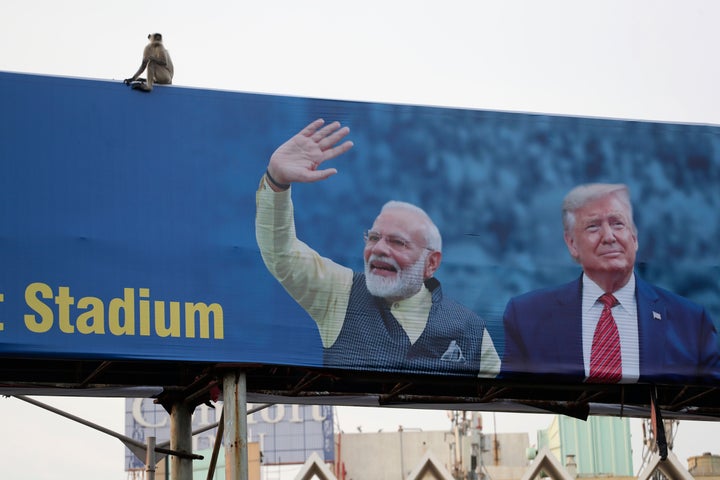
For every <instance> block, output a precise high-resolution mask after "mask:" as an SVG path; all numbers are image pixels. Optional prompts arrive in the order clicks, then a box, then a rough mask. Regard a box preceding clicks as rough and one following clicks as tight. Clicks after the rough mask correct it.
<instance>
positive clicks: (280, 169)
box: [268, 119, 353, 186]
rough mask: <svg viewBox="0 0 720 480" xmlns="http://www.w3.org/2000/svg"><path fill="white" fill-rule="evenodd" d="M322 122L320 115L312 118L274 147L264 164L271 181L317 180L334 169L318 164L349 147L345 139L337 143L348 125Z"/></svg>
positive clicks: (276, 183) (343, 135) (348, 130)
mask: <svg viewBox="0 0 720 480" xmlns="http://www.w3.org/2000/svg"><path fill="white" fill-rule="evenodd" d="M324 124H325V121H324V120H323V119H317V120H315V121H314V122H312V123H311V124H309V125H308V126H307V127H305V128H303V129H302V130H301V131H300V132H299V133H298V134H296V135H295V136H294V137H292V138H291V139H289V140H288V141H287V142H285V143H283V144H282V145H280V147H278V149H277V150H275V152H274V153H273V154H272V156H271V157H270V163H269V164H268V173H269V174H270V176H271V177H272V182H271V184H272V183H273V182H274V183H275V186H277V185H278V184H286V185H288V184H291V183H294V182H317V181H319V180H324V179H326V178H328V177H330V176H332V175H335V174H336V173H337V169H335V168H326V169H323V170H318V167H319V166H320V165H322V163H323V162H325V161H326V160H331V159H333V158H335V157H337V156H339V155H342V154H343V153H345V152H347V151H348V150H350V149H351V148H352V146H353V143H352V142H351V141H349V140H348V141H345V142H343V143H341V144H339V145H338V142H340V141H341V140H342V139H343V138H345V137H346V136H347V134H348V133H350V129H349V128H348V127H341V126H340V122H332V123H329V124H327V125H325V126H323V125H324Z"/></svg>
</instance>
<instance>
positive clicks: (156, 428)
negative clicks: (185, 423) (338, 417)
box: [125, 398, 335, 470]
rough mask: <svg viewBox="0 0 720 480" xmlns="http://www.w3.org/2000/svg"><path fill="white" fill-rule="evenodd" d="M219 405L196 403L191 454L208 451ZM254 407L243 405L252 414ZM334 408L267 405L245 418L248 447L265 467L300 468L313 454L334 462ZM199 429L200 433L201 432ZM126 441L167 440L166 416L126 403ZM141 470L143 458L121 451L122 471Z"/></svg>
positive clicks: (147, 405)
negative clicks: (255, 449) (293, 465)
mask: <svg viewBox="0 0 720 480" xmlns="http://www.w3.org/2000/svg"><path fill="white" fill-rule="evenodd" d="M222 408H223V403H222V402H217V403H215V404H214V405H213V406H212V407H211V406H210V405H208V404H201V405H198V407H197V408H196V409H195V411H194V412H193V415H192V427H191V428H192V430H193V431H200V433H198V434H196V435H193V438H192V451H193V452H199V451H203V450H212V448H213V446H214V445H215V439H216V436H217V428H211V429H208V430H205V428H206V427H209V426H212V425H215V424H216V423H217V422H218V421H219V420H220V415H221V412H222ZM252 408H253V405H252V404H250V405H248V409H252ZM333 422H334V416H333V409H332V407H329V406H315V405H271V406H269V407H267V408H265V409H262V410H260V411H257V412H253V413H251V414H249V415H248V418H247V423H248V438H247V441H248V442H257V443H258V445H259V448H260V452H261V453H262V463H263V464H264V465H280V464H291V463H303V462H305V460H306V459H307V458H308V457H309V456H310V455H311V454H312V453H313V452H315V453H317V454H318V455H319V456H320V458H322V459H324V460H325V461H326V462H331V461H334V460H335V443H334V437H333V434H334V430H333V425H334V424H333ZM201 430H203V431H201ZM125 436H127V437H130V438H132V439H134V440H138V441H140V442H143V443H146V441H147V438H148V437H155V441H156V444H158V445H159V444H162V443H164V442H168V445H169V441H170V415H169V414H168V413H167V411H166V410H165V409H164V408H163V407H162V406H161V405H160V404H159V403H156V402H155V401H153V400H152V399H149V398H126V399H125ZM143 468H145V464H144V458H143V459H139V458H137V457H136V456H135V455H134V454H133V453H132V452H131V451H130V450H128V449H125V470H134V469H143Z"/></svg>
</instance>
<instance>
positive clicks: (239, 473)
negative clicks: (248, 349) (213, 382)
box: [222, 370, 249, 480]
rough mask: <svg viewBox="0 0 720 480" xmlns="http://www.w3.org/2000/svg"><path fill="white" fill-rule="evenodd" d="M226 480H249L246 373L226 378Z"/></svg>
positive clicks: (224, 384)
mask: <svg viewBox="0 0 720 480" xmlns="http://www.w3.org/2000/svg"><path fill="white" fill-rule="evenodd" d="M222 390H223V416H224V427H223V441H224V442H225V480H248V475H249V466H248V444H247V436H248V435H247V434H248V424H247V379H246V376H245V372H243V371H241V370H238V371H234V372H228V373H227V374H225V376H224V377H223V389H222Z"/></svg>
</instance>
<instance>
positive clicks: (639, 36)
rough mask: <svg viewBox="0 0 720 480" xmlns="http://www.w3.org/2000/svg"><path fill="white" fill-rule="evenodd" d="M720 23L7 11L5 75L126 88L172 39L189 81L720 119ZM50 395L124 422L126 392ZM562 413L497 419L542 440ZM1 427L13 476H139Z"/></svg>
mask: <svg viewBox="0 0 720 480" xmlns="http://www.w3.org/2000/svg"><path fill="white" fill-rule="evenodd" d="M718 19H720V2H717V1H715V0H706V1H698V0H673V1H669V0H632V1H627V0H604V1H577V0H574V1H558V0H551V1H537V0H520V1H513V0H503V1H496V2H488V1H482V0H463V1H459V0H458V1H455V0H446V1H443V2H439V1H435V2H430V1H419V0H408V1H405V0H383V1H379V0H363V1H361V2H355V1H349V0H348V1H344V2H338V1H329V0H314V1H312V2H311V1H302V0H281V1H272V0H268V1H252V2H244V1H215V2H197V1H194V2H189V1H138V0H124V1H117V2H98V1H90V0H88V1H74V0H66V1H54V0H3V2H2V3H1V4H0V45H2V47H0V48H1V50H0V70H1V71H11V72H27V73H37V74H43V75H59V76H71V77H81V78H95V79H103V80H117V81H121V80H122V79H124V78H126V77H129V76H131V75H132V74H133V73H134V72H135V70H136V69H137V68H138V66H139V65H140V60H141V53H142V49H143V47H144V45H145V43H146V41H147V34H148V33H151V32H160V33H162V34H163V37H164V39H165V44H166V47H167V48H168V49H169V50H170V53H171V55H172V58H173V61H174V64H175V79H174V83H175V84H176V85H179V86H188V87H197V88H204V89H205V88H207V89H222V90H231V91H243V92H255V93H272V94H286V95H297V96H310V97H319V98H333V99H343V100H368V101H376V102H385V103H411V104H422V105H444V106H456V107H463V108H477V109H489V110H507V111H517V112H537V113H559V114H570V115H581V116H597V117H609V118H629V119H642V120H659V121H668V122H689V123H709V124H717V125H720V94H718V85H720V62H718V60H717V54H716V50H715V49H716V48H717V47H718V45H720V28H718ZM3 160H4V161H7V159H3ZM45 401H47V402H48V403H52V404H53V405H56V406H58V407H60V408H65V409H68V410H71V411H72V412H73V413H75V414H77V415H81V416H84V417H87V418H88V419H90V420H91V421H94V422H98V423H100V424H102V425H104V426H106V427H107V428H110V429H112V430H116V431H118V432H122V430H123V428H124V427H123V419H124V416H123V412H124V402H123V400H121V399H103V400H98V399H77V398H71V399H67V398H64V399H57V398H52V399H45ZM338 416H339V418H340V421H341V425H342V427H343V429H345V430H347V431H354V430H355V427H357V426H360V425H361V426H363V429H364V430H365V431H376V430H377V429H379V428H383V429H384V430H385V431H390V430H396V429H397V427H398V425H400V424H402V425H404V426H405V427H419V428H424V429H437V428H443V429H445V428H449V421H448V420H447V417H446V415H445V412H438V411H435V412H425V413H420V412H409V413H407V412H404V413H401V412H396V411H392V412H390V413H387V412H382V411H375V410H373V411H370V412H368V411H366V410H364V409H363V410H361V411H360V412H358V409H346V410H343V409H341V410H340V411H339V412H338ZM485 417H486V425H493V424H492V420H491V419H492V418H493V416H492V414H485ZM551 419H552V417H551V416H544V415H510V414H498V415H496V416H495V420H496V422H497V423H496V426H497V431H499V432H519V431H529V432H531V441H534V438H535V430H536V429H538V428H546V427H547V426H548V425H549V424H550V421H551ZM632 422H633V432H634V433H633V439H632V442H633V445H634V449H635V458H636V464H635V468H636V470H637V468H638V466H639V464H638V463H637V459H638V458H639V453H640V451H641V450H642V444H641V442H642V436H641V435H642V434H641V431H640V427H639V425H640V423H639V421H637V420H633V421H632ZM0 424H2V425H3V435H2V437H0V451H1V452H2V459H3V460H2V463H1V464H0V475H2V477H3V478H33V479H36V480H43V479H53V480H64V479H71V478H72V479H75V478H105V479H111V478H114V479H124V478H126V474H125V473H124V471H123V455H124V454H123V447H122V445H121V444H120V442H119V441H118V440H116V439H114V438H111V437H108V436H106V435H103V434H101V433H99V432H96V431H93V430H90V429H88V428H87V427H83V426H80V425H76V424H74V423H73V422H71V421H69V420H66V419H63V418H60V417H56V416H55V415H53V414H51V413H49V412H46V411H44V410H40V409H38V408H37V407H34V406H31V405H27V404H24V403H23V402H21V401H19V400H17V399H14V398H0ZM493 427H494V426H493ZM486 428H490V427H486ZM675 444H676V448H675V451H676V453H677V455H678V457H679V458H680V460H681V462H682V463H683V464H686V458H687V457H689V456H692V455H699V454H702V453H703V452H705V451H711V452H712V453H715V454H720V424H717V423H708V422H683V423H682V424H681V425H680V428H679V431H678V436H677V438H676V442H675Z"/></svg>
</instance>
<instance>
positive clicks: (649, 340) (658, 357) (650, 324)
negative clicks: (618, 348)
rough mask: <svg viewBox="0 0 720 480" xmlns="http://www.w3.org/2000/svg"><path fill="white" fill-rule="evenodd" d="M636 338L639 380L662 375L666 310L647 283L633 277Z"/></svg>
mask: <svg viewBox="0 0 720 480" xmlns="http://www.w3.org/2000/svg"><path fill="white" fill-rule="evenodd" d="M635 279H636V280H635V289H636V295H635V298H636V300H637V317H638V318H637V321H638V336H639V339H638V341H639V344H640V379H641V380H642V378H643V377H646V376H648V375H657V374H660V373H662V371H661V370H662V368H663V365H664V360H663V358H664V352H665V343H666V341H667V337H666V335H665V331H666V330H667V329H666V328H665V327H664V326H663V322H666V321H667V309H666V306H665V304H664V303H662V302H660V299H659V297H658V295H657V293H655V291H654V290H653V288H652V287H651V286H650V284H649V283H647V282H645V281H643V280H642V279H640V278H638V277H637V275H636V276H635Z"/></svg>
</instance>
